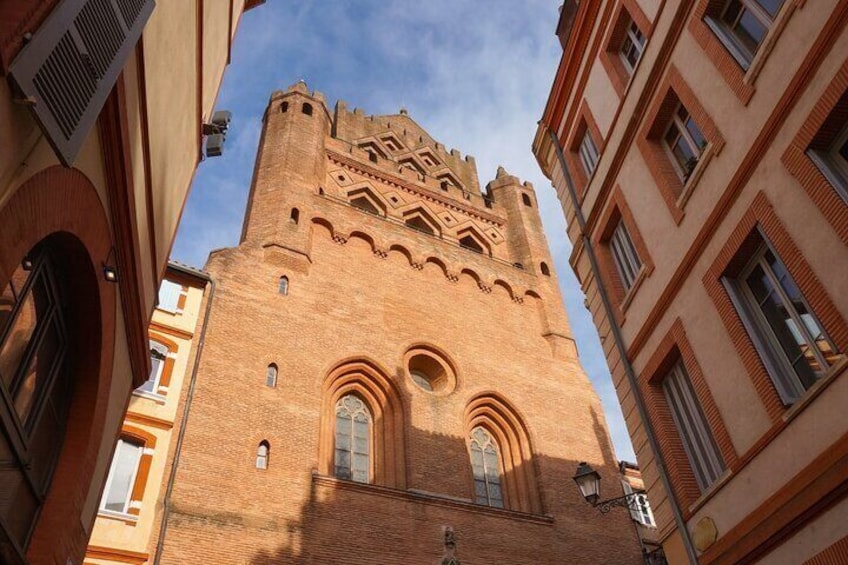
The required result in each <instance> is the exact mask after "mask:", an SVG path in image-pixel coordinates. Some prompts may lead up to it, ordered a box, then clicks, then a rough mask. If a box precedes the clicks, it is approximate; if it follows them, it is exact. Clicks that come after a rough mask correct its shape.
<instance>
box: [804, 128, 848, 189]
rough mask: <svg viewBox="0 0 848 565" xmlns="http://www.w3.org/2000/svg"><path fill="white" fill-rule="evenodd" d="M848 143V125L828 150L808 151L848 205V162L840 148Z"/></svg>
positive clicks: (814, 162)
mask: <svg viewBox="0 0 848 565" xmlns="http://www.w3.org/2000/svg"><path fill="white" fill-rule="evenodd" d="M846 143H848V124H846V125H845V127H843V128H842V130H840V132H839V133H838V134H837V135H836V138H835V139H834V140H833V141H832V142H831V143H830V144H829V145H828V147H827V149H812V148H811V149H808V150H807V155H808V156H809V157H810V159H811V160H812V161H813V164H815V166H816V167H817V168H818V169H819V171H821V173H822V174H823V175H824V176H825V178H826V179H827V182H829V183H830V185H831V186H832V187H833V189H834V190H835V191H836V194H837V195H839V197H840V198H841V199H842V201H843V202H844V203H845V204H846V205H848V161H846V160H845V159H844V158H843V157H842V155H840V154H839V148H840V147H842V146H843V145H845V144H846Z"/></svg>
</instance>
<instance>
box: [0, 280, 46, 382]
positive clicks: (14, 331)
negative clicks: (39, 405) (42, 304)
mask: <svg viewBox="0 0 848 565" xmlns="http://www.w3.org/2000/svg"><path fill="white" fill-rule="evenodd" d="M37 323H38V314H37V313H36V309H35V297H34V295H33V293H30V294H28V295H27V297H26V298H25V299H24V303H23V304H21V309H20V311H19V312H18V316H17V317H16V318H15V321H14V322H13V323H12V327H11V329H10V330H9V334H8V337H7V338H6V342H5V343H4V344H3V349H2V350H0V376H2V378H3V382H4V383H5V384H6V386H7V387H9V388H11V385H12V379H13V378H14V375H15V372H16V371H17V369H18V367H19V366H20V364H21V361H22V360H23V356H24V352H25V351H26V348H27V346H28V345H29V342H30V340H31V339H32V336H33V335H34V333H35V327H36V325H37Z"/></svg>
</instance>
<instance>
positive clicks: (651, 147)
mask: <svg viewBox="0 0 848 565" xmlns="http://www.w3.org/2000/svg"><path fill="white" fill-rule="evenodd" d="M678 104H682V105H683V106H684V107H685V108H686V110H687V111H688V112H689V115H690V116H692V119H693V120H694V121H695V123H696V124H697V125H698V128H700V130H701V133H703V135H704V138H705V139H706V140H707V147H706V148H705V149H704V151H703V153H701V156H700V159H699V161H698V164H697V165H696V167H695V170H694V171H692V174H691V175H690V176H689V177H688V179H687V180H686V182H685V183H684V181H683V179H681V178H680V173H679V172H678V171H677V169H676V168H675V166H674V163H672V157H671V155H669V152H668V150H667V149H666V147H665V146H664V142H663V140H662V138H663V136H664V135H665V131H666V129H667V128H668V124H669V122H670V121H671V119H672V113H673V112H674V111H675V109H676V108H677V105H678ZM637 144H638V146H639V150H640V151H641V153H642V157H643V158H644V159H645V164H646V165H647V166H648V169H649V170H650V171H651V175H652V176H653V177H654V181H656V183H657V188H659V190H660V193H661V194H662V197H663V200H664V201H665V204H666V206H668V209H669V211H670V212H671V215H672V217H674V221H675V222H676V223H678V224H679V223H680V222H682V221H683V208H684V206H685V200H684V199H688V195H689V194H690V193H691V191H692V190H693V189H694V188H695V185H696V184H697V183H698V180H699V179H700V176H701V174H702V173H703V170H704V167H706V166H707V164H708V163H709V160H710V158H711V157H712V156H714V155H718V153H719V152H721V150H722V148H723V147H724V138H723V137H722V135H721V133H720V132H719V131H718V128H717V127H716V125H715V123H714V122H713V120H712V118H711V117H710V115H709V114H708V113H707V111H706V110H705V109H704V107H703V106H702V105H701V103H700V102H699V101H698V98H697V97H696V96H695V93H694V92H692V89H691V88H689V86H688V85H687V84H686V83H685V82H684V81H683V77H682V76H680V71H678V70H677V68H675V67H674V66H673V65H672V66H670V67H669V69H668V73H667V74H666V77H665V80H664V81H663V84H662V85H661V86H660V88H659V89H658V90H657V96H656V97H655V98H654V101H653V103H652V105H651V109H650V110H649V111H648V115H647V119H646V121H645V126H644V127H643V128H642V131H641V132H640V133H639V136H638V139H637Z"/></svg>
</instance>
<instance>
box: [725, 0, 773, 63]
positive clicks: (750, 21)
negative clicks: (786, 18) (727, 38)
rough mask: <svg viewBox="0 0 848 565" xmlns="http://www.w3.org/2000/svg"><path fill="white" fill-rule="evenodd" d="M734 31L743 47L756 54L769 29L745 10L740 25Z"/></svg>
mask: <svg viewBox="0 0 848 565" xmlns="http://www.w3.org/2000/svg"><path fill="white" fill-rule="evenodd" d="M732 29H733V33H735V34H736V37H737V38H738V39H739V42H740V43H742V46H743V47H745V48H746V49H748V51H749V52H750V53H751V54H753V53H756V51H757V47H759V45H760V42H761V41H762V40H763V38H764V37H765V36H766V33H768V28H767V27H766V26H764V25H763V24H762V23H761V22H760V20H758V19H757V18H756V16H754V14H753V13H752V12H751V11H750V10H747V9H746V10H743V12H742V16H741V17H740V18H739V21H738V23H737V24H736V26H735V27H733V28H732Z"/></svg>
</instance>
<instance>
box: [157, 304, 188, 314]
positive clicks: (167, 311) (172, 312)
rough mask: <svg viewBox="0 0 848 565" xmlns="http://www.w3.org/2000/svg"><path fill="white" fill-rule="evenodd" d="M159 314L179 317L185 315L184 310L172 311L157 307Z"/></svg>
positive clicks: (176, 309)
mask: <svg viewBox="0 0 848 565" xmlns="http://www.w3.org/2000/svg"><path fill="white" fill-rule="evenodd" d="M156 311H157V312H164V313H165V314H170V315H172V316H179V315H181V314H182V313H183V310H182V308H175V309H174V310H170V309H168V308H161V307H159V306H157V307H156Z"/></svg>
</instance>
